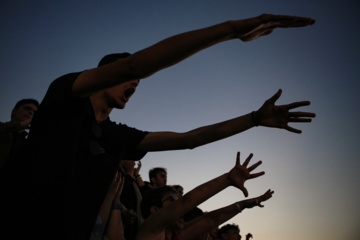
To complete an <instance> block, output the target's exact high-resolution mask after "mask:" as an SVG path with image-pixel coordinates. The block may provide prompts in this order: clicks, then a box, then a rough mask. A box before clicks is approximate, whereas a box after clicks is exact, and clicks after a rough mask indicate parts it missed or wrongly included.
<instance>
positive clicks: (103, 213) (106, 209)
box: [99, 195, 114, 224]
mask: <svg viewBox="0 0 360 240" xmlns="http://www.w3.org/2000/svg"><path fill="white" fill-rule="evenodd" d="M113 199H114V196H113V195H111V196H108V195H107V196H106V197H105V199H104V201H103V203H102V205H101V207H100V211H99V216H100V218H101V221H102V222H103V223H104V224H106V223H107V221H108V219H109V216H110V212H111V206H112V202H113Z"/></svg>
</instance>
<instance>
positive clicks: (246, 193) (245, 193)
mask: <svg viewBox="0 0 360 240" xmlns="http://www.w3.org/2000/svg"><path fill="white" fill-rule="evenodd" d="M240 190H241V191H242V192H243V193H244V196H245V197H247V196H249V193H248V191H247V189H246V187H244V186H240Z"/></svg>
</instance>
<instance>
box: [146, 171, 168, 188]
mask: <svg viewBox="0 0 360 240" xmlns="http://www.w3.org/2000/svg"><path fill="white" fill-rule="evenodd" d="M149 180H150V184H151V187H152V188H156V187H163V186H166V182H167V171H166V168H162V167H156V168H152V169H150V170H149Z"/></svg>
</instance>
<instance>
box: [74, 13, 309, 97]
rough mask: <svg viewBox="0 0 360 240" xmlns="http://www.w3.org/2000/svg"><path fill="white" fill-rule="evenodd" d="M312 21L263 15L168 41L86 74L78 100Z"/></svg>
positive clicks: (78, 84)
mask: <svg viewBox="0 0 360 240" xmlns="http://www.w3.org/2000/svg"><path fill="white" fill-rule="evenodd" d="M314 22H315V21H314V20H313V19H311V18H304V17H295V16H285V15H271V14H263V15H261V16H258V17H254V18H249V19H244V20H237V21H227V22H224V23H220V24H217V25H214V26H211V27H207V28H203V29H199V30H194V31H190V32H185V33H182V34H179V35H176V36H173V37H170V38H167V39H165V40H163V41H161V42H159V43H157V44H155V45H153V46H150V47H148V48H146V49H144V50H141V51H138V52H136V53H135V54H133V55H132V56H129V57H127V58H124V59H120V60H118V61H116V62H114V63H111V64H108V65H105V66H101V67H98V68H94V69H91V70H88V71H85V72H83V73H82V74H80V75H79V76H78V78H77V79H76V81H75V83H74V84H73V87H72V91H73V94H74V95H75V96H87V95H91V94H93V93H95V92H98V91H101V90H103V89H106V88H109V87H112V86H116V85H118V84H121V83H123V82H126V81H130V80H137V79H142V78H146V77H149V76H151V75H152V74H154V73H156V72H157V71H159V70H161V69H164V68H167V67H170V66H172V65H174V64H176V63H178V62H180V61H182V60H184V59H185V58H188V57H190V56H191V55H193V54H195V53H197V52H199V51H201V50H203V49H205V48H208V47H210V46H213V45H215V44H218V43H221V42H223V41H227V40H231V39H240V40H242V41H251V40H255V39H257V38H259V37H261V36H264V35H268V34H270V33H271V32H272V31H273V30H274V29H275V28H290V27H304V26H308V25H311V24H313V23H314Z"/></svg>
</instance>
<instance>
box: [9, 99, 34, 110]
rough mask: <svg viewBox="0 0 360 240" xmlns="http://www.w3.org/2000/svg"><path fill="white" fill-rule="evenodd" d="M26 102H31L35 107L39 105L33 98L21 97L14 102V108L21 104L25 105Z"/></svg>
mask: <svg viewBox="0 0 360 240" xmlns="http://www.w3.org/2000/svg"><path fill="white" fill-rule="evenodd" d="M28 103H31V104H34V105H35V106H36V107H37V108H38V107H39V105H40V104H39V102H38V101H37V100H35V99H32V98H24V99H21V100H20V101H18V102H17V103H16V104H15V107H14V109H19V108H20V107H21V106H22V105H25V104H28Z"/></svg>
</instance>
